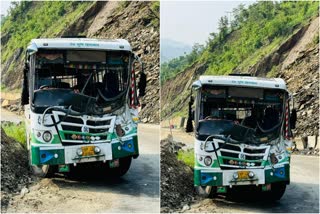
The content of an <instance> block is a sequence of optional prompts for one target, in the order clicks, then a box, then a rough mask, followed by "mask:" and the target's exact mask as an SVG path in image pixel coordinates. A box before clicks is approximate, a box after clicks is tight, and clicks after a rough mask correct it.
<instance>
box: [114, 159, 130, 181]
mask: <svg viewBox="0 0 320 214" xmlns="http://www.w3.org/2000/svg"><path fill="white" fill-rule="evenodd" d="M131 160H132V157H125V158H120V159H119V167H116V168H112V169H111V170H110V175H111V176H112V177H121V176H123V175H125V174H126V173H127V172H128V170H129V168H130V166H131Z"/></svg>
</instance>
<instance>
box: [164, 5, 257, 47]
mask: <svg viewBox="0 0 320 214" xmlns="http://www.w3.org/2000/svg"><path fill="white" fill-rule="evenodd" d="M253 2H254V1H160V20H161V21H160V36H161V38H162V39H163V38H166V39H172V40H175V41H179V42H183V43H185V44H188V45H193V44H194V43H200V44H205V42H206V41H207V39H208V37H209V34H210V33H211V32H217V29H218V21H219V19H220V17H222V16H224V15H226V16H228V17H229V14H228V13H227V12H228V11H230V12H231V11H232V9H233V8H235V7H237V6H238V5H239V4H241V3H243V4H244V5H246V6H247V5H249V4H252V3H253Z"/></svg>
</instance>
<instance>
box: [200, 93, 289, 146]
mask: <svg viewBox="0 0 320 214" xmlns="http://www.w3.org/2000/svg"><path fill="white" fill-rule="evenodd" d="M284 97H285V94H284V92H283V91H280V90H274V89H265V90H264V89H253V90H252V89H248V88H243V89H240V90H238V88H236V87H233V88H231V87H229V88H228V87H224V88H223V87H220V88H217V87H204V88H203V89H202V91H201V102H200V111H199V114H200V115H199V125H198V127H197V135H198V137H199V138H206V137H208V136H210V135H225V136H229V137H231V138H233V139H234V140H237V141H241V142H244V143H245V142H246V141H255V142H256V143H257V142H266V141H270V140H272V139H275V138H277V137H278V136H279V133H280V130H281V125H282V124H283V123H282V122H283V119H284V118H283V115H284V114H283V109H284V106H283V104H284Z"/></svg>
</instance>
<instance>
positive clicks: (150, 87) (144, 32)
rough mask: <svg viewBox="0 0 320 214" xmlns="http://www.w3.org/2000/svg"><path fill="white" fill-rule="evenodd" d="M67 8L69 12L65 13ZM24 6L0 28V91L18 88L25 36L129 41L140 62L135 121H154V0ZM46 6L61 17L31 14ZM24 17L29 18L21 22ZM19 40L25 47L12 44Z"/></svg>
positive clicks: (156, 112) (156, 49)
mask: <svg viewBox="0 0 320 214" xmlns="http://www.w3.org/2000/svg"><path fill="white" fill-rule="evenodd" d="M70 4H71V5H72V6H73V9H68V8H69V6H70ZM25 7H26V8H24V13H17V14H16V15H15V17H10V18H8V19H7V20H6V21H5V23H4V24H3V28H2V32H1V33H2V37H1V48H2V53H3V55H2V58H1V65H2V74H1V75H2V83H1V84H2V85H1V86H2V88H7V89H19V88H20V85H21V81H22V67H23V61H24V49H25V47H26V45H27V43H28V42H29V41H30V39H31V38H37V37H43V38H46V37H60V36H72V35H86V36H87V37H88V38H109V39H114V38H123V39H127V40H128V41H129V43H130V44H131V46H132V48H133V51H134V52H135V53H136V54H138V55H139V56H140V57H141V58H142V60H143V62H144V63H145V72H146V74H147V89H146V96H145V97H143V98H142V107H143V108H142V110H141V114H140V115H141V119H142V121H143V122H151V123H158V122H159V96H158V93H159V83H158V82H159V81H158V79H159V67H160V66H159V49H160V47H159V20H158V17H159V8H158V2H138V1H133V2H113V1H109V2H102V1H98V2H77V3H72V2H71V3H70V2H29V3H27V5H26V6H25ZM50 7H57V8H62V9H61V13H58V14H54V15H52V14H51V13H49V12H48V13H45V12H44V13H42V14H39V13H37V14H36V15H37V17H35V16H33V13H34V11H35V10H38V11H39V10H40V11H48V10H50ZM75 11H76V12H75ZM49 14H50V16H49ZM11 16H12V15H11ZM26 17H28V18H29V19H25V18H26ZM42 19H46V20H49V21H48V22H50V25H49V26H46V27H42V28H41V27H40V26H38V25H39V24H38V23H37V22H36V23H33V22H32V23H31V24H30V22H31V21H30V20H42ZM65 20H67V21H65ZM6 22H7V23H6ZM39 23H41V22H39ZM16 24H19V25H20V26H25V27H24V28H26V29H25V31H18V30H17V27H16ZM29 25H32V26H33V27H35V28H37V29H38V28H39V30H38V31H37V32H36V33H33V32H34V31H33V30H32V29H33V28H28V26H29ZM30 33H33V35H30ZM21 37H26V38H27V39H24V40H23V41H24V43H25V44H24V43H21V44H17V40H18V39H19V38H21Z"/></svg>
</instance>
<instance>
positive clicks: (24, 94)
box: [21, 63, 29, 106]
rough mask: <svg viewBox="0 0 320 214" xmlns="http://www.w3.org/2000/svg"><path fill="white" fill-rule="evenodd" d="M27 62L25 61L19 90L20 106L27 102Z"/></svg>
mask: <svg viewBox="0 0 320 214" xmlns="http://www.w3.org/2000/svg"><path fill="white" fill-rule="evenodd" d="M28 66H29V65H28V64H27V63H25V67H24V69H23V82H22V91H21V106H24V105H27V104H29V84H28V82H29V80H28V73H29V69H28Z"/></svg>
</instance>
